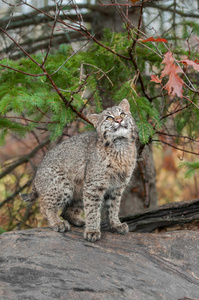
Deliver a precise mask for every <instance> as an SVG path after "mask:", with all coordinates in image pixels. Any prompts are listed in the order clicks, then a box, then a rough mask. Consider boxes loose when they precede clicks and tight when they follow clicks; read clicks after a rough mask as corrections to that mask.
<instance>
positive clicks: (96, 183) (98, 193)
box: [22, 99, 137, 242]
mask: <svg viewBox="0 0 199 300" xmlns="http://www.w3.org/2000/svg"><path fill="white" fill-rule="evenodd" d="M87 118H88V119H89V120H90V121H91V122H92V123H93V125H94V126H95V128H96V131H95V132H87V133H83V134H80V135H76V136H74V137H72V138H70V139H69V140H66V141H64V142H62V143H61V144H59V145H58V146H57V147H56V148H54V149H52V150H50V151H49V152H48V153H47V155H46V156H45V157H44V160H43V161H42V163H41V164H40V166H39V167H38V170H37V174H36V177H35V180H34V189H33V192H32V194H30V195H22V198H23V199H24V200H25V201H26V200H27V201H31V200H32V199H33V198H34V197H33V194H35V193H38V194H39V196H40V199H41V212H42V213H43V215H44V216H45V217H46V219H47V220H48V222H49V224H50V226H51V227H52V228H53V229H54V230H56V231H60V232H63V231H65V230H69V229H70V225H69V222H70V223H71V224H74V225H77V226H82V225H84V218H83V210H84V215H85V232H84V237H85V239H87V240H88V241H91V242H94V241H96V240H98V239H100V236H101V232H100V220H101V208H102V204H103V203H104V204H105V207H106V209H107V214H108V219H109V224H110V228H111V230H112V231H114V232H118V233H120V234H123V233H127V232H128V225H127V224H126V223H121V222H120V220H119V217H118V215H119V208H120V201H121V197H122V193H123V191H124V189H125V187H126V186H127V184H128V182H129V180H130V178H131V176H132V173H133V170H134V168H135V164H136V156H137V154H136V146H135V141H136V137H137V130H136V125H135V122H134V119H133V118H132V116H131V113H130V107H129V102H128V101H127V100H126V99H124V100H122V102H121V103H120V104H119V105H118V106H114V107H112V108H108V109H106V110H104V111H103V112H102V113H100V114H89V115H87ZM59 207H65V209H64V211H63V213H62V217H63V218H64V219H66V220H64V221H62V220H61V219H60V218H59V217H58V216H57V210H58V209H59Z"/></svg>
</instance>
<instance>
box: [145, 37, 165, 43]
mask: <svg viewBox="0 0 199 300" xmlns="http://www.w3.org/2000/svg"><path fill="white" fill-rule="evenodd" d="M141 42H142V43H146V42H163V43H168V41H167V40H166V39H162V38H157V39H154V38H153V37H150V38H148V39H146V40H142V41H141Z"/></svg>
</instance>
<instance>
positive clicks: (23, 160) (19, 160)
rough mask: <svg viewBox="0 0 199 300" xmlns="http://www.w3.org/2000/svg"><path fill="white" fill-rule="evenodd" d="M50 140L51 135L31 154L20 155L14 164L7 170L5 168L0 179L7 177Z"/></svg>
mask: <svg viewBox="0 0 199 300" xmlns="http://www.w3.org/2000/svg"><path fill="white" fill-rule="evenodd" d="M49 142H50V139H49V137H47V138H46V139H44V140H43V141H42V142H41V143H40V144H39V145H37V146H36V147H35V148H34V149H33V150H32V151H31V152H30V153H29V154H26V155H24V156H22V157H20V158H19V159H18V160H17V161H16V162H15V163H14V164H12V165H11V166H9V167H8V168H7V169H6V170H4V171H3V172H2V173H1V174H0V179H1V178H3V177H5V176H6V175H7V174H9V173H10V172H11V171H13V170H14V169H15V168H17V167H18V166H20V165H22V164H24V163H26V162H28V161H29V160H30V159H31V158H32V157H33V156H34V155H35V154H36V153H37V152H38V151H39V150H40V149H41V148H43V147H44V146H46V145H47V144H48V143H49Z"/></svg>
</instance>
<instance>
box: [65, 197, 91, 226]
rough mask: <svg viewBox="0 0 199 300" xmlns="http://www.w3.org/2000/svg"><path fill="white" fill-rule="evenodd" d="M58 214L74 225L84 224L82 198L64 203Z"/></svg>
mask: <svg viewBox="0 0 199 300" xmlns="http://www.w3.org/2000/svg"><path fill="white" fill-rule="evenodd" d="M60 216H61V217H62V218H63V219H65V220H68V222H69V223H70V224H72V225H74V226H77V227H82V226H84V225H85V219H84V211H83V202H82V200H78V201H77V200H72V202H71V204H69V205H67V204H66V205H65V207H64V209H63V211H62V213H61V215H60Z"/></svg>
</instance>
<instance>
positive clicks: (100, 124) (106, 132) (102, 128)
mask: <svg viewBox="0 0 199 300" xmlns="http://www.w3.org/2000/svg"><path fill="white" fill-rule="evenodd" d="M87 118H88V120H89V121H91V122H92V123H93V125H94V127H95V128H96V130H97V132H98V134H99V135H101V136H102V137H103V138H104V139H107V140H115V139H118V138H132V139H135V138H137V127H136V125H135V121H134V119H133V117H132V115H131V112H130V105H129V102H128V100H127V99H123V100H122V102H121V103H120V104H119V105H118V106H113V107H110V108H107V109H106V110H104V111H103V112H102V113H100V114H88V115H87Z"/></svg>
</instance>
